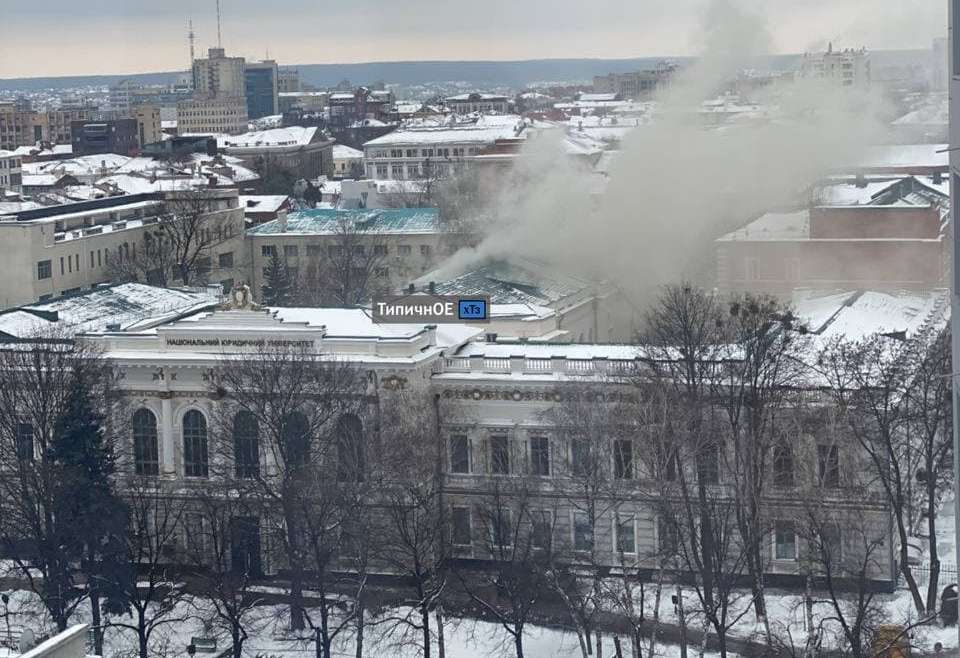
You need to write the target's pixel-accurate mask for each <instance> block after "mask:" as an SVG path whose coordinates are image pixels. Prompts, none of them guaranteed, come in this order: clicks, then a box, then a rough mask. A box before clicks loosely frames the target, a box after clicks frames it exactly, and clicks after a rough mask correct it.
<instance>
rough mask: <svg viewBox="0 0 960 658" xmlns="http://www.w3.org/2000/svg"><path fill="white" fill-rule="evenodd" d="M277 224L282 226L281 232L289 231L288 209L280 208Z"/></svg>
mask: <svg viewBox="0 0 960 658" xmlns="http://www.w3.org/2000/svg"><path fill="white" fill-rule="evenodd" d="M277 224H278V225H279V226H280V232H281V233H286V232H287V211H286V210H278V211H277Z"/></svg>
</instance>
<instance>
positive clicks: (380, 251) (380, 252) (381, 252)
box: [373, 244, 387, 256]
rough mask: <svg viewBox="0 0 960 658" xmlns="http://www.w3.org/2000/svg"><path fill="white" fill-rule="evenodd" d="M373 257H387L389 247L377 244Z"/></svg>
mask: <svg viewBox="0 0 960 658" xmlns="http://www.w3.org/2000/svg"><path fill="white" fill-rule="evenodd" d="M373 255H374V256H386V255H387V245H385V244H375V245H373Z"/></svg>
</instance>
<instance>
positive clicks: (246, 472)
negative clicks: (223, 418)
mask: <svg viewBox="0 0 960 658" xmlns="http://www.w3.org/2000/svg"><path fill="white" fill-rule="evenodd" d="M259 432H260V428H259V426H258V424H257V419H256V418H255V417H254V415H253V414H252V413H250V412H249V411H240V412H238V413H237V415H236V416H234V417H233V461H234V464H236V469H237V477H238V478H255V477H257V476H259V475H260V439H259Z"/></svg>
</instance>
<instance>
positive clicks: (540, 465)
mask: <svg viewBox="0 0 960 658" xmlns="http://www.w3.org/2000/svg"><path fill="white" fill-rule="evenodd" d="M530 474H531V475H540V476H547V475H550V439H548V438H547V437H545V436H534V437H531V438H530Z"/></svg>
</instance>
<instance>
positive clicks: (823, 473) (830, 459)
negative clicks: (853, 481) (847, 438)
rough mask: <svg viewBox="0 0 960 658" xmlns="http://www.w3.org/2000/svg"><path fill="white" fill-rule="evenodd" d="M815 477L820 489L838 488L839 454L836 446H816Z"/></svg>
mask: <svg viewBox="0 0 960 658" xmlns="http://www.w3.org/2000/svg"><path fill="white" fill-rule="evenodd" d="M817 475H818V476H819V478H820V486H822V487H829V488H834V489H835V488H837V487H839V486H840V452H839V450H837V446H833V445H820V446H817Z"/></svg>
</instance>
